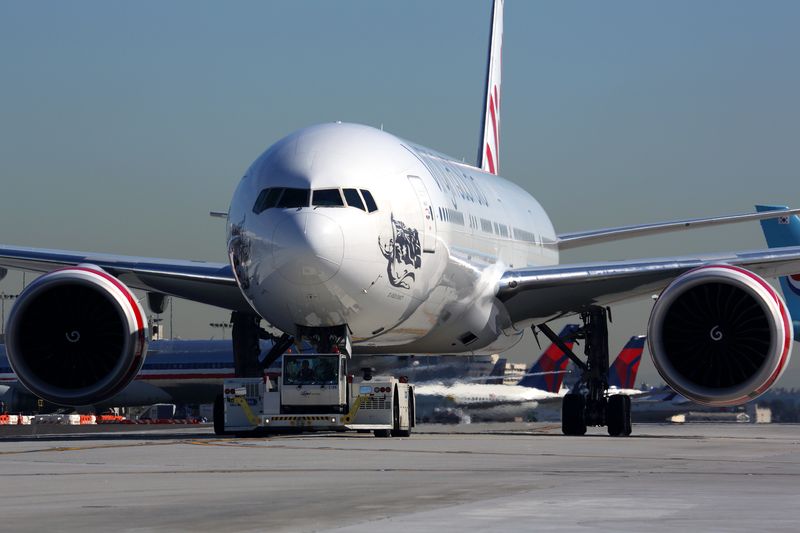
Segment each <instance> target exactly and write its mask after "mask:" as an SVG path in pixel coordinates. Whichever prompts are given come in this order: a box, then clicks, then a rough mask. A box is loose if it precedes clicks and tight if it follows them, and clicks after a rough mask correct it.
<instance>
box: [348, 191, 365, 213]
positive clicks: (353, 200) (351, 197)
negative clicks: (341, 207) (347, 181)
mask: <svg viewBox="0 0 800 533" xmlns="http://www.w3.org/2000/svg"><path fill="white" fill-rule="evenodd" d="M343 191H344V199H345V200H347V205H349V206H350V207H357V208H358V209H361V210H362V211H366V210H367V208H366V207H364V202H362V201H361V196H359V194H358V191H357V190H355V189H343Z"/></svg>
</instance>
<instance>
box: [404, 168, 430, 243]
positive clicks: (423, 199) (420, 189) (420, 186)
mask: <svg viewBox="0 0 800 533" xmlns="http://www.w3.org/2000/svg"><path fill="white" fill-rule="evenodd" d="M408 181H409V182H410V183H411V187H412V188H413V189H414V192H415V193H416V194H417V200H419V205H420V209H422V215H423V226H422V251H423V252H428V253H433V252H435V251H436V218H435V217H434V216H433V206H432V205H431V198H430V196H428V189H426V188H425V183H423V182H422V180H421V179H420V178H419V177H417V176H408Z"/></svg>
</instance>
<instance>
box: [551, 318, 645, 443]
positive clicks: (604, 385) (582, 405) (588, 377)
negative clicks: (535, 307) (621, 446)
mask: <svg viewBox="0 0 800 533" xmlns="http://www.w3.org/2000/svg"><path fill="white" fill-rule="evenodd" d="M581 320H582V321H583V326H582V327H581V328H580V329H579V330H578V331H577V332H576V333H575V334H573V337H574V338H576V339H584V340H585V347H584V353H585V354H586V362H585V363H584V362H583V361H581V360H580V359H579V358H578V356H576V355H575V354H574V353H573V352H572V351H571V350H570V349H569V347H567V346H566V344H564V342H563V340H562V339H559V337H558V335H556V334H555V333H554V332H553V330H551V329H550V327H549V326H548V325H547V324H540V325H539V326H538V328H539V330H540V331H541V332H542V333H544V334H545V335H546V336H547V337H548V338H549V339H550V340H551V341H552V342H554V343H555V344H556V346H558V347H559V348H560V349H561V350H562V351H563V352H564V353H565V354H566V355H567V356H569V358H570V359H572V360H573V361H574V362H575V365H576V366H577V367H578V368H580V369H581V371H582V373H581V378H580V380H579V381H578V382H577V383H576V384H575V386H574V387H573V388H572V390H571V391H570V392H569V393H568V394H567V395H565V396H564V400H563V402H562V404H561V431H562V432H563V433H564V435H584V434H585V433H586V427H587V426H606V427H607V428H608V434H609V435H611V436H614V437H617V436H624V437H627V436H628V435H630V434H631V399H630V397H629V396H625V395H622V394H614V395H612V396H608V320H609V311H608V310H607V309H606V308H605V307H599V306H593V307H591V308H589V310H588V311H586V312H584V313H582V314H581Z"/></svg>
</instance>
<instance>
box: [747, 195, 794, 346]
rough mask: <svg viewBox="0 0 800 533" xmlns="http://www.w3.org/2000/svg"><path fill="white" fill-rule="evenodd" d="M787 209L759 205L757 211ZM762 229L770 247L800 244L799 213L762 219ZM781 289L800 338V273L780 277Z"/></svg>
mask: <svg viewBox="0 0 800 533" xmlns="http://www.w3.org/2000/svg"><path fill="white" fill-rule="evenodd" d="M781 209H786V206H782V205H757V206H756V211H758V212H759V213H761V212H764V211H779V210H781ZM761 229H762V230H763V231H764V237H765V238H766V239H767V246H768V247H770V248H782V247H784V246H800V217H798V216H797V215H786V216H782V217H779V218H769V219H766V220H762V221H761ZM779 279H780V282H781V290H783V300H784V301H785V302H786V306H787V307H788V308H789V314H790V315H792V327H793V328H794V338H795V339H798V338H800V335H799V334H800V273H798V274H793V275H791V276H783V277H782V278H779Z"/></svg>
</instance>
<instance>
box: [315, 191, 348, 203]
mask: <svg viewBox="0 0 800 533" xmlns="http://www.w3.org/2000/svg"><path fill="white" fill-rule="evenodd" d="M311 203H312V205H315V206H318V207H344V202H343V201H342V195H341V193H340V192H339V189H318V190H316V191H314V199H313V201H312V202H311Z"/></svg>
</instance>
